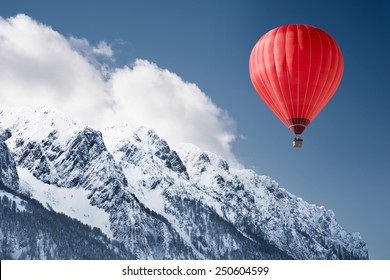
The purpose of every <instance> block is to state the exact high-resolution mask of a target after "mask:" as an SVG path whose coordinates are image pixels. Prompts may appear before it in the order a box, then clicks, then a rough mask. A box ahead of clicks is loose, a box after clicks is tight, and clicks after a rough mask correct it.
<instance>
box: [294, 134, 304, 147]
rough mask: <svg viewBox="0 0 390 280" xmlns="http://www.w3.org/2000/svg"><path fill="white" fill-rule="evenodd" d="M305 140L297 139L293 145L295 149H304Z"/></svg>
mask: <svg viewBox="0 0 390 280" xmlns="http://www.w3.org/2000/svg"><path fill="white" fill-rule="evenodd" d="M302 144H303V139H302V138H301V137H295V138H294V140H293V143H292V146H293V148H302Z"/></svg>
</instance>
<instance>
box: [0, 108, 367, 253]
mask: <svg viewBox="0 0 390 280" xmlns="http://www.w3.org/2000/svg"><path fill="white" fill-rule="evenodd" d="M0 128H1V129H2V130H3V131H8V132H9V133H8V134H7V137H6V138H7V140H6V143H7V145H8V146H9V148H10V150H11V152H12V157H11V156H10V155H9V153H8V156H6V155H5V153H2V151H3V145H4V143H3V144H1V143H2V142H1V141H0V148H1V150H0V158H1V159H2V162H1V164H2V166H4V167H2V170H3V169H4V170H6V169H7V170H8V169H10V168H11V169H12V166H14V167H13V168H14V169H15V163H13V165H12V162H13V160H12V158H14V160H15V162H16V165H17V170H18V172H19V176H20V181H21V183H20V188H21V191H24V192H28V193H30V195H31V196H32V197H34V198H36V199H37V200H39V201H41V202H42V203H43V204H44V205H46V207H48V208H50V209H53V210H55V211H57V212H59V211H62V212H64V213H65V214H67V215H69V216H71V217H74V218H76V219H79V220H81V221H82V222H84V223H87V224H90V225H93V226H99V227H100V228H101V229H102V231H103V232H105V233H106V234H107V235H108V236H110V237H111V238H113V239H115V240H117V241H119V242H121V243H123V244H124V245H125V246H126V248H127V249H128V250H130V251H131V252H132V253H133V254H134V255H135V257H136V258H141V259H288V258H294V259H366V258H368V253H367V248H366V244H365V242H364V241H363V240H362V238H361V237H360V235H359V234H357V233H347V232H346V231H344V230H343V228H342V227H341V226H340V225H339V224H338V223H337V221H336V219H335V215H334V213H333V212H332V211H330V210H326V209H325V208H324V207H318V206H315V205H311V204H309V203H307V202H305V201H303V200H302V199H300V198H298V197H296V196H294V195H292V194H290V193H289V192H287V191H286V190H284V189H283V188H280V187H279V186H278V184H277V183H276V182H275V181H273V180H272V179H270V178H269V177H266V176H260V175H257V174H256V173H255V172H253V171H251V170H246V169H244V170H237V169H233V168H230V167H229V164H228V163H227V162H226V161H225V160H224V159H222V158H221V157H219V156H217V155H214V154H212V153H209V152H204V151H201V150H200V149H198V148H197V147H195V146H194V145H191V144H181V145H174V146H170V145H168V143H167V142H166V141H165V140H163V139H161V138H160V137H159V136H158V135H157V134H156V133H155V132H154V131H153V130H151V129H147V128H144V127H135V128H134V127H131V126H120V127H112V128H108V129H105V130H103V131H102V132H100V131H97V130H93V129H91V128H88V127H83V126H80V125H78V124H76V123H74V122H73V121H72V120H71V119H70V118H69V117H67V116H65V115H63V114H61V113H60V112H57V111H55V110H53V109H49V108H39V109H35V110H31V109H26V108H20V109H12V110H9V109H3V110H0ZM4 147H5V145H4ZM4 149H6V148H4ZM3 163H4V164H3ZM5 167H6V168H5ZM1 172H3V171H1ZM2 174H3V173H2ZM4 174H5V175H2V177H1V178H3V179H2V180H3V181H7V182H17V180H18V179H17V177H16V178H15V175H13V177H12V176H10V175H9V173H4ZM6 174H8V175H6ZM15 174H16V173H15ZM7 176H8V177H7ZM8 184H10V183H8ZM80 205H83V206H82V207H81V206H80Z"/></svg>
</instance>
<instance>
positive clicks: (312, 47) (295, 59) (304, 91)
mask: <svg viewBox="0 0 390 280" xmlns="http://www.w3.org/2000/svg"><path fill="white" fill-rule="evenodd" d="M343 70H344V61H343V57H342V54H341V50H340V48H339V46H338V45H337V43H336V41H335V40H334V39H333V38H332V37H331V36H330V35H329V34H328V33H326V32H325V31H323V30H321V29H319V28H317V27H314V26H310V25H307V24H288V25H284V26H280V27H277V28H275V29H272V30H270V31H269V32H267V33H266V34H264V35H263V36H262V37H261V38H260V39H259V41H258V42H257V43H256V44H255V46H254V47H253V50H252V53H251V55H250V61H249V72H250V77H251V80H252V83H253V86H254V87H255V89H256V91H257V92H258V94H259V95H260V97H261V98H262V99H263V101H264V102H265V103H266V104H267V106H268V107H269V108H270V109H271V110H272V111H273V112H274V113H275V115H276V116H277V117H278V118H279V119H280V120H281V121H282V122H283V123H284V124H285V125H286V126H287V127H288V128H289V129H290V130H291V131H292V132H293V133H294V134H295V138H294V141H293V147H301V146H302V141H303V140H302V137H301V134H302V133H303V131H304V130H305V128H306V127H307V126H308V125H309V124H310V123H311V122H312V121H313V120H314V118H315V117H316V116H317V115H318V113H319V112H320V111H321V110H322V108H323V107H324V106H325V105H326V103H328V101H329V100H330V99H331V98H332V96H333V95H334V93H335V92H336V90H337V87H338V86H339V84H340V81H341V77H342V75H343Z"/></svg>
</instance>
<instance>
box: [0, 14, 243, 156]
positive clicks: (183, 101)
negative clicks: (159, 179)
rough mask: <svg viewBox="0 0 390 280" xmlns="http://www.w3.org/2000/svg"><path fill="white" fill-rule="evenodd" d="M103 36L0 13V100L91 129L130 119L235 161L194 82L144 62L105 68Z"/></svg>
mask: <svg viewBox="0 0 390 280" xmlns="http://www.w3.org/2000/svg"><path fill="white" fill-rule="evenodd" d="M99 57H100V58H101V57H103V58H106V59H108V60H111V61H113V57H114V53H113V51H112V49H111V47H110V46H109V45H108V44H107V43H106V42H104V41H102V42H100V43H98V44H97V45H96V46H92V45H90V44H89V42H88V41H87V40H86V39H80V38H75V37H70V38H65V37H64V36H62V35H61V34H59V33H58V32H56V31H54V30H52V29H51V28H50V27H48V26H46V25H43V24H40V23H38V22H36V21H34V20H33V19H31V18H30V17H28V16H26V15H17V16H16V17H13V18H9V19H3V18H0V65H1V67H0V100H1V101H0V104H2V105H8V106H21V105H24V106H36V105H47V106H53V107H56V108H58V109H60V110H62V111H64V112H65V113H67V114H69V115H70V116H72V117H73V118H74V119H75V120H77V121H81V122H83V123H86V124H88V125H91V126H94V127H101V126H103V125H115V124H118V123H130V124H133V125H144V126H147V127H151V128H153V129H155V130H156V132H158V133H159V134H160V135H161V136H162V137H164V138H165V139H167V141H168V142H170V143H180V142H191V143H194V144H196V145H197V146H199V147H200V148H201V149H205V150H209V151H211V152H214V153H217V154H220V155H222V156H224V157H225V158H226V159H228V160H230V161H231V162H232V163H233V164H237V161H236V160H235V157H234V155H233V153H232V151H231V143H232V141H233V140H234V139H235V137H236V136H235V133H234V122H233V121H232V119H231V118H229V116H228V115H227V113H226V112H225V111H224V110H222V109H221V108H219V107H217V106H216V105H215V104H214V103H213V102H212V101H211V99H210V98H209V97H208V96H207V95H206V94H205V93H203V92H202V91H201V90H200V89H199V88H198V87H197V86H196V85H195V84H193V83H189V82H186V81H183V80H182V79H181V78H180V77H179V76H178V75H176V74H175V73H172V72H170V71H168V70H165V69H161V68H159V67H158V66H157V65H156V64H154V63H151V62H149V61H146V60H136V61H135V62H134V65H132V66H131V67H129V66H124V67H122V68H114V69H112V68H110V67H108V66H107V64H104V63H102V62H101V60H99Z"/></svg>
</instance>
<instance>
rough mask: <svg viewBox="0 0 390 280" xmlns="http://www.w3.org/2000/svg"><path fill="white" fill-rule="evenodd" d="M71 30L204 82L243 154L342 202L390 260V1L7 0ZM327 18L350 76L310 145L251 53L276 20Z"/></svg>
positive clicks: (307, 196) (125, 58)
mask: <svg viewBox="0 0 390 280" xmlns="http://www.w3.org/2000/svg"><path fill="white" fill-rule="evenodd" d="M19 13H24V14H26V15H28V16H29V17H31V18H33V19H34V20H36V21H37V22H40V23H42V24H44V25H47V26H51V28H52V29H53V30H55V31H57V32H58V33H60V34H62V36H64V37H66V38H70V37H74V38H85V39H86V40H88V42H89V44H90V46H95V45H98V44H99V42H102V41H104V42H105V43H106V44H107V45H109V46H110V48H111V49H112V51H113V52H114V55H113V56H112V57H109V59H106V62H107V61H108V62H107V63H110V65H111V67H119V68H120V67H123V66H124V65H132V64H133V63H134V61H135V59H137V58H139V59H144V60H147V61H149V62H151V63H155V64H156V65H157V66H158V67H159V68H161V69H168V70H169V71H171V72H172V73H176V74H177V75H178V76H180V77H181V78H182V79H183V80H184V81H188V82H190V83H194V84H196V85H197V87H198V88H199V89H200V90H201V91H202V92H203V93H205V94H206V95H207V96H208V97H210V98H211V100H212V102H213V103H214V104H215V105H216V106H217V107H219V108H222V109H223V110H225V111H226V112H227V113H228V115H229V118H228V121H234V125H232V124H231V123H230V124H229V125H228V127H229V131H231V132H232V133H234V135H235V136H236V140H235V141H233V142H230V144H231V149H232V152H233V153H234V155H235V157H236V158H237V159H238V160H239V161H240V162H241V163H242V164H243V165H245V167H248V168H252V169H254V170H255V171H256V172H258V173H259V174H265V175H268V176H270V177H272V178H273V179H275V180H276V181H278V182H279V183H280V185H281V186H282V187H284V188H286V189H287V190H288V191H290V192H291V193H293V194H295V195H297V196H300V197H302V198H303V199H304V200H306V201H308V202H310V203H314V204H317V205H324V206H325V207H326V208H328V209H332V210H333V211H334V212H335V213H336V217H337V219H338V221H339V222H340V224H341V225H342V226H343V227H344V228H345V229H346V230H348V231H351V232H352V231H354V232H355V231H358V232H360V233H361V234H362V236H363V238H364V240H365V241H366V242H367V244H368V249H369V256H370V258H372V259H390V238H388V237H389V236H390V218H389V213H390V203H389V198H390V146H389V144H388V143H390V132H389V130H388V129H387V128H388V123H387V122H388V120H390V110H389V105H390V97H389V93H390V82H389V74H390V73H389V70H388V65H390V53H389V50H390V32H389V31H388V30H389V27H390V20H389V18H388V15H389V14H390V4H389V3H388V2H387V1H375V0H374V1H342V0H339V1H333V0H330V1H299V0H298V1H297V0H296V1H260V0H257V1H249V0H240V1H217V0H214V1H206V0H204V1H203V0H199V1H179V0H177V1H150V0H149V1H61V2H58V3H54V1H18V2H17V1H2V2H1V4H0V16H1V17H2V18H9V17H14V16H15V15H16V14H19ZM288 23H306V24H310V25H314V26H316V27H319V28H322V29H324V30H325V31H327V32H328V33H329V34H330V35H331V36H332V37H333V38H335V40H336V41H337V42H338V44H339V46H340V48H341V50H342V53H343V57H344V63H345V69H344V75H343V79H342V81H341V84H340V86H339V89H338V91H337V92H336V94H335V96H334V98H333V99H332V100H331V101H330V102H329V103H328V105H327V106H326V107H325V108H324V110H323V111H322V112H321V113H320V114H319V115H318V116H317V118H316V119H315V120H314V121H313V122H312V123H311V124H310V126H309V127H308V129H307V130H306V131H305V133H304V134H303V138H304V148H303V149H292V148H291V140H292V138H293V135H292V134H291V132H290V131H289V130H288V129H287V128H285V127H284V125H283V124H282V123H281V122H280V121H279V119H278V118H277V117H276V116H274V115H273V113H272V112H271V111H270V110H269V109H268V108H267V107H266V106H265V104H263V102H262V101H261V99H260V98H259V97H258V95H257V93H256V92H255V90H254V89H253V87H252V84H251V82H250V78H249V73H248V61H249V55H250V52H251V50H252V47H253V46H254V44H255V43H256V42H257V40H258V39H259V38H260V36H261V35H263V34H264V33H266V32H267V31H268V30H270V29H272V28H274V27H277V26H280V25H283V24H288Z"/></svg>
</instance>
